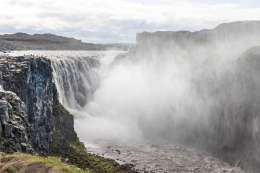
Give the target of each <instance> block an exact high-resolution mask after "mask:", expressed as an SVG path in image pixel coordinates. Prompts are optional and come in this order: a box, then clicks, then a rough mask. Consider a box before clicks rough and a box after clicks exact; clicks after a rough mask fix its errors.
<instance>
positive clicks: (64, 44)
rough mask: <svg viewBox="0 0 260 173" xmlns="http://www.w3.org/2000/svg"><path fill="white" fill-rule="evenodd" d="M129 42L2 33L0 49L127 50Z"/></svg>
mask: <svg viewBox="0 0 260 173" xmlns="http://www.w3.org/2000/svg"><path fill="white" fill-rule="evenodd" d="M129 46H130V45H129V44H94V43H84V42H82V41H81V40H77V39H74V38H68V37H62V36H57V35H53V34H34V35H30V34H26V33H16V34H4V35H0V50H2V51H8V50H107V49H119V50H127V49H128V48H129Z"/></svg>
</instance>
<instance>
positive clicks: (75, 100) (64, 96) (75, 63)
mask: <svg viewBox="0 0 260 173" xmlns="http://www.w3.org/2000/svg"><path fill="white" fill-rule="evenodd" d="M98 67H99V61H98V59H97V57H78V58H73V57H56V58H53V59H52V68H53V77H54V81H55V84H56V88H57V90H58V93H59V99H60V102H61V103H62V104H63V105H64V106H65V107H67V108H69V109H80V108H83V107H84V106H85V105H86V104H87V103H88V101H89V100H90V99H91V97H92V95H93V93H94V92H95V90H96V88H97V87H98V81H99V79H98V72H97V69H98Z"/></svg>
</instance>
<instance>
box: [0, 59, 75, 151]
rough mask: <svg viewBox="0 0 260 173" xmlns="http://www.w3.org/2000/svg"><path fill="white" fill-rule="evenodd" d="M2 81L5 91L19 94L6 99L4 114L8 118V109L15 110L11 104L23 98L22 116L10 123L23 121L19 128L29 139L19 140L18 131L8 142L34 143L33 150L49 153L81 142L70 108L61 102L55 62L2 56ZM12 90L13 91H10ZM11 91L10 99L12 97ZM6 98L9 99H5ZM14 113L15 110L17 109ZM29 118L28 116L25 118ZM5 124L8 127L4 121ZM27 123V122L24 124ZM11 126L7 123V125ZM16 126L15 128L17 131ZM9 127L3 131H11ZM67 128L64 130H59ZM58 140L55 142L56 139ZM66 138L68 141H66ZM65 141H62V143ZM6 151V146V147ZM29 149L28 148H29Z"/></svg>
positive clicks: (20, 111) (16, 149)
mask: <svg viewBox="0 0 260 173" xmlns="http://www.w3.org/2000/svg"><path fill="white" fill-rule="evenodd" d="M0 71H1V83H2V86H3V88H4V89H5V90H7V91H12V92H13V93H16V94H17V96H13V97H12V98H14V99H13V100H14V103H12V101H13V100H10V99H9V100H7V101H8V102H9V104H8V103H7V102H4V101H3V103H2V104H3V111H2V112H3V115H1V116H2V117H7V115H6V113H4V112H6V111H7V110H10V111H11V109H10V108H11V107H10V105H12V104H15V103H16V102H18V101H15V100H20V105H23V106H20V107H21V108H20V110H17V109H16V107H14V109H15V111H16V112H17V114H19V115H20V114H21V115H20V119H22V120H23V121H22V124H21V123H20V121H21V120H20V119H19V118H16V117H17V116H18V115H17V116H15V114H9V117H10V116H13V119H11V120H12V121H11V122H10V123H13V124H21V126H23V127H18V128H19V129H20V130H22V129H24V130H22V132H21V133H22V135H24V136H25V138H28V139H27V142H26V141H24V140H23V139H21V140H20V139H19V140H18V141H16V140H15V139H16V138H18V136H17V134H14V133H13V134H9V135H7V136H3V137H5V141H7V143H8V142H12V141H14V142H16V143H17V145H24V144H23V143H27V144H28V145H32V149H33V150H34V151H35V152H36V153H39V154H49V153H51V152H53V146H54V142H55V145H56V146H57V145H62V146H64V147H66V146H67V147H69V146H70V142H72V141H77V140H78V138H77V135H76V133H75V132H74V128H73V117H72V115H71V114H69V112H68V111H66V110H65V109H64V108H63V106H62V105H61V104H60V103H59V101H58V93H57V90H56V86H55V84H54V82H53V77H52V67H51V61H50V60H48V59H47V58H43V57H34V56H25V57H9V56H2V57H1V58H0ZM7 93H10V92H7ZM10 97H11V96H10V94H9V95H8V97H7V98H10ZM3 99H5V98H3ZM13 112H14V111H13ZM22 117H25V118H22ZM1 124H2V126H4V127H5V126H6V125H5V124H6V123H5V121H2V123H1ZM23 124H24V125H23ZM6 127H7V126H6ZM15 128H16V127H15V126H14V127H13V130H14V129H15ZM6 130H8V127H7V128H5V130H4V131H3V132H2V134H3V133H8V131H6ZM63 130H64V131H66V133H60V132H59V131H63ZM54 139H55V141H54ZM65 139H66V140H65ZM60 143H61V144H60ZM3 150H5V148H3ZM12 150H14V151H24V149H23V148H22V147H16V148H14V149H12ZM25 150H27V149H25Z"/></svg>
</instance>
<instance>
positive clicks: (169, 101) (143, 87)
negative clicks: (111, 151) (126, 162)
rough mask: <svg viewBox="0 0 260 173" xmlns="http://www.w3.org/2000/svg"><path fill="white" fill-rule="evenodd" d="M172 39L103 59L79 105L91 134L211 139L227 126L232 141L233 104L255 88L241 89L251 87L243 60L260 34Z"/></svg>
mask: <svg viewBox="0 0 260 173" xmlns="http://www.w3.org/2000/svg"><path fill="white" fill-rule="evenodd" d="M167 43H168V45H167V46H164V48H162V49H161V48H158V47H156V46H154V45H150V46H151V47H149V50H147V49H144V48H143V47H141V48H140V46H139V47H138V46H137V48H136V50H135V51H134V52H130V53H128V55H126V57H125V58H123V59H119V58H115V59H114V61H111V64H109V63H107V64H105V65H104V64H103V65H101V67H100V69H99V75H100V84H99V87H98V88H97V90H96V91H95V93H94V95H93V98H92V99H91V101H90V102H89V103H88V104H87V105H86V106H85V107H84V108H83V109H82V110H80V111H79V112H78V113H77V114H78V115H80V117H81V118H78V119H76V125H75V127H76V129H77V131H78V132H79V135H80V137H81V138H82V139H83V141H87V142H98V141H109V142H115V143H126V144H136V143H152V144H167V143H185V144H191V145H194V144H195V143H198V145H200V146H201V145H203V146H204V145H208V144H209V143H217V144H218V142H219V141H218V140H219V139H217V138H218V137H219V136H221V135H220V134H218V133H219V132H220V131H221V130H220V131H219V130H217V128H220V126H225V127H223V129H222V130H223V131H226V128H228V129H229V131H226V133H227V134H228V133H229V132H230V133H231V134H230V136H229V137H230V139H227V140H228V141H227V142H226V143H227V144H229V143H230V141H232V140H233V137H234V138H235V137H236V135H235V134H234V133H236V132H233V131H235V130H234V129H233V128H236V127H234V126H233V127H232V123H233V122H231V123H230V122H229V120H228V119H229V118H231V117H232V113H230V112H232V111H235V110H236V109H237V108H239V107H240V106H241V105H243V104H244V102H245V100H246V98H247V96H246V95H247V94H248V93H245V94H244V95H243V94H242V93H241V92H242V91H244V92H249V91H248V89H246V90H241V86H242V85H243V82H242V83H241V81H239V80H240V79H239V75H238V67H237V65H236V62H237V61H238V59H239V58H240V56H241V55H242V53H244V52H245V51H246V50H247V49H249V48H250V47H253V46H256V45H257V44H258V40H257V39H256V37H240V36H238V37H237V39H236V40H228V39H226V40H224V41H223V40H214V41H212V42H210V43H208V44H200V43H196V42H192V41H190V40H185V43H186V45H185V46H184V47H182V46H178V44H172V45H171V43H169V42H167ZM162 44H163V45H165V43H162ZM176 45H177V46H176ZM230 50H232V51H230ZM104 58H105V57H104ZM101 64H102V63H101ZM237 111H239V109H237ZM225 112H226V113H227V114H230V115H228V116H227V117H226V119H227V120H225V116H226V115H225ZM86 115H87V116H86ZM234 116H239V115H234ZM221 117H224V118H223V119H222V118H221ZM231 119H232V118H231ZM239 119H240V118H239V117H238V118H237V121H239ZM223 121H224V122H225V121H226V123H227V124H223V123H222V122H223ZM235 124H236V123H235ZM229 126H230V127H229ZM222 136H223V135H222ZM224 136H225V137H222V138H223V139H224V138H225V140H226V138H228V137H227V136H226V135H224ZM225 140H224V141H223V143H225ZM232 142H233V141H232ZM232 142H231V143H232ZM217 144H214V145H217ZM223 145H226V144H223Z"/></svg>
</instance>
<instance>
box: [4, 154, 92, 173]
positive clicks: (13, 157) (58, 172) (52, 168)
mask: <svg viewBox="0 0 260 173" xmlns="http://www.w3.org/2000/svg"><path fill="white" fill-rule="evenodd" d="M35 171H37V172H41V173H44V172H48V173H91V171H90V170H88V169H85V170H82V169H79V168H77V167H76V166H72V165H68V164H65V163H63V162H62V161H61V160H60V159H59V158H57V157H41V156H32V155H29V154H22V153H14V154H5V153H0V173H2V172H3V173H36V172H35Z"/></svg>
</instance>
